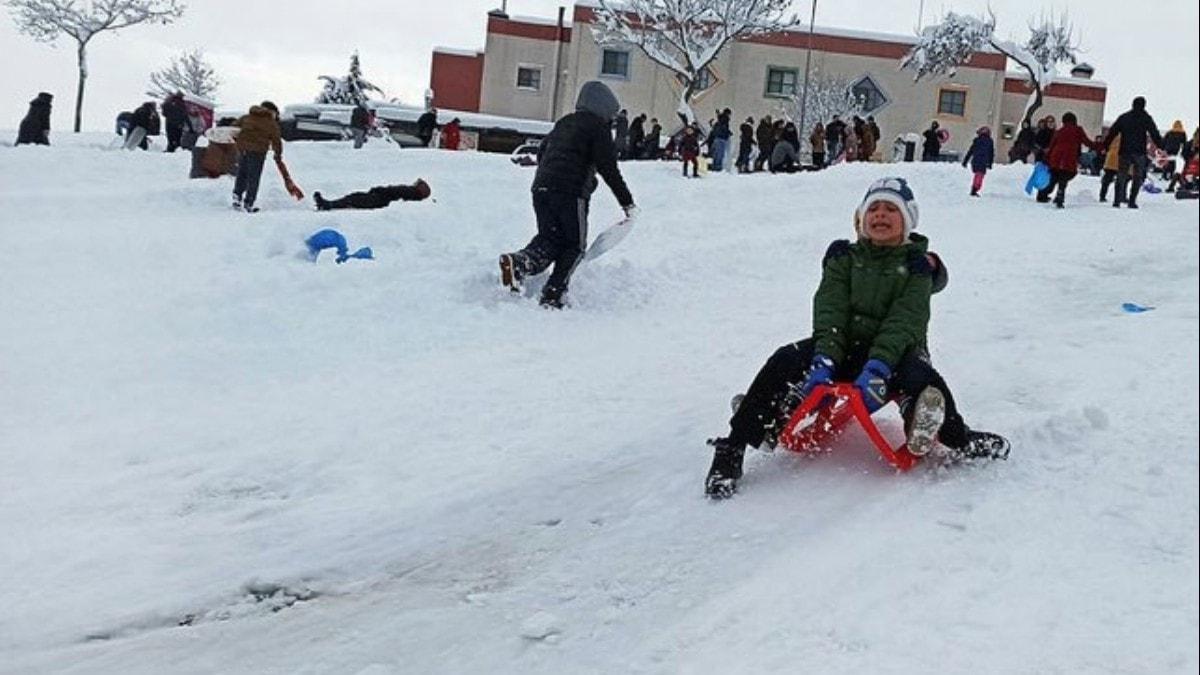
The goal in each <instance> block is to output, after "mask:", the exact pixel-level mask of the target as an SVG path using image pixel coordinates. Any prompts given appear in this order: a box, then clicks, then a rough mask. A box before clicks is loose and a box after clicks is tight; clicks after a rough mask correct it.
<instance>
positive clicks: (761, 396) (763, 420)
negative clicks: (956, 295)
mask: <svg viewBox="0 0 1200 675" xmlns="http://www.w3.org/2000/svg"><path fill="white" fill-rule="evenodd" d="M918 215H919V210H918V208H917V202H916V199H915V197H914V196H913V193H912V190H911V189H910V188H909V187H908V183H907V182H905V180H904V179H903V178H885V179H883V180H880V181H877V182H875V183H874V184H873V185H871V187H870V189H869V190H867V194H866V197H864V198H863V201H862V204H861V205H860V206H859V207H858V210H857V211H856V212H855V215H854V223H855V231H856V232H857V234H858V241H856V242H855V243H850V242H849V241H846V240H844V239H843V240H838V241H835V242H833V243H832V244H831V245H830V246H829V249H828V250H827V251H826V252H825V260H824V264H823V272H822V275H821V284H820V286H819V287H818V288H817V292H816V295H815V296H814V297H813V336H812V337H811V338H808V339H806V340H800V341H799V342H794V343H792V344H789V345H784V346H783V347H780V348H779V349H778V350H776V352H775V354H773V355H772V356H771V358H770V359H768V360H767V363H766V364H765V365H764V366H763V367H762V370H760V371H759V373H758V375H757V376H756V377H755V378H754V381H753V382H752V383H751V384H750V388H749V389H748V390H747V391H746V395H745V397H744V398H743V400H742V402H741V403H740V405H739V406H738V408H737V411H736V412H735V413H734V415H733V419H731V420H730V422H729V426H730V433H729V435H728V436H726V437H724V438H717V439H714V440H713V441H710V443H711V444H712V445H713V446H714V448H715V452H714V453H713V463H712V467H711V468H710V469H709V471H708V478H707V480H706V481H705V493H706V494H707V495H708V496H709V497H712V498H715V499H721V498H725V497H729V496H731V495H732V494H733V493H734V491H735V490H736V489H737V481H738V479H739V478H741V476H742V457H743V455H744V454H745V450H746V446H747V445H753V446H758V445H761V444H762V443H763V441H764V440H768V438H769V436H771V435H773V434H777V433H778V430H779V429H781V428H782V427H783V425H784V424H786V423H787V419H788V417H789V416H790V415H791V413H792V411H793V410H794V409H795V407H796V406H797V405H799V403H800V402H801V401H803V400H804V398H805V397H806V396H807V395H808V394H809V393H810V392H812V390H813V389H814V388H815V387H816V386H817V385H819V384H829V383H832V382H833V381H834V380H853V382H854V386H855V387H857V388H858V390H859V392H860V394H861V395H862V400H863V403H864V404H865V405H866V406H867V409H868V410H869V411H871V412H872V413H873V412H875V411H876V410H878V409H879V408H881V407H883V405H884V404H886V403H887V402H888V399H889V396H892V395H895V396H897V397H898V398H899V402H900V408H901V415H902V416H903V417H904V421H905V428H906V430H907V434H908V449H909V451H910V452H912V453H913V454H914V455H925V454H927V453H929V452H930V451H931V450H935V448H936V447H937V443H938V442H940V443H941V444H942V446H944V447H945V448H946V449H947V450H946V451H943V452H938V453H937V454H941V455H943V457H944V458H945V459H949V460H954V459H961V458H967V457H998V458H1000V457H1007V455H1008V441H1006V440H1005V439H1003V438H1001V437H1000V436H997V435H995V434H990V433H986V432H978V431H972V430H970V429H968V428H967V426H966V424H964V423H963V419H962V417H961V416H960V415H959V413H958V409H957V407H956V406H955V404H954V398H953V397H952V396H951V394H950V390H949V388H948V387H947V386H946V382H945V381H944V380H943V379H942V376H941V375H939V374H938V372H937V371H936V370H935V369H934V368H933V365H932V363H931V362H930V359H929V352H928V349H927V347H926V344H925V336H926V331H927V330H928V326H929V297H930V295H931V294H932V293H933V290H934V271H935V270H934V265H933V263H934V262H935V261H936V258H934V257H933V256H930V255H927V253H928V245H929V240H928V239H926V238H925V237H923V236H921V235H919V234H915V233H913V229H915V228H916V226H917V219H918ZM943 285H944V284H943Z"/></svg>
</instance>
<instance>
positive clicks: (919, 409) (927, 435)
mask: <svg viewBox="0 0 1200 675" xmlns="http://www.w3.org/2000/svg"><path fill="white" fill-rule="evenodd" d="M945 419H946V397H945V396H943V395H942V391H941V390H940V389H938V388H937V387H925V388H924V389H923V390H921V393H920V395H919V396H917V399H916V402H915V403H913V404H912V409H911V411H910V413H909V414H908V415H905V422H906V423H907V424H905V426H906V427H907V428H906V429H905V432H906V433H907V435H908V451H909V452H910V453H912V454H914V455H916V456H917V457H924V456H925V455H927V454H929V452H930V451H931V450H933V449H934V448H936V447H937V438H938V431H940V430H941V428H942V421H943V420H945Z"/></svg>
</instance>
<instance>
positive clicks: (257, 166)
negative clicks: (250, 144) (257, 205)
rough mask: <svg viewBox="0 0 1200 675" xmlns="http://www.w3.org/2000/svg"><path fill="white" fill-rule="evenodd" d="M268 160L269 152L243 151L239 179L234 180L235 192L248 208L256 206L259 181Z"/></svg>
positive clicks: (239, 162)
mask: <svg viewBox="0 0 1200 675" xmlns="http://www.w3.org/2000/svg"><path fill="white" fill-rule="evenodd" d="M266 161H267V153H265V152H251V151H249V150H247V151H246V152H243V153H242V156H241V158H240V159H239V160H238V172H237V179H236V180H235V181H234V182H233V194H235V195H237V198H238V199H240V200H242V206H244V207H246V208H250V207H251V206H254V200H256V199H258V183H259V181H261V180H262V172H263V163H265V162H266Z"/></svg>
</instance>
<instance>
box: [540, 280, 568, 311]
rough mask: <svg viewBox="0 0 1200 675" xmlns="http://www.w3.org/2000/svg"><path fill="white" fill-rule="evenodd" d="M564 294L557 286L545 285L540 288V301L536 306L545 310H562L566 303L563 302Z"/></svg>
mask: <svg viewBox="0 0 1200 675" xmlns="http://www.w3.org/2000/svg"><path fill="white" fill-rule="evenodd" d="M564 292H565V291H564V290H563V289H561V288H559V287H557V286H551V285H549V284H546V285H545V286H543V287H542V299H541V300H539V301H538V304H539V305H541V306H542V307H545V308H546V309H562V308H563V307H566V303H565V302H563V293H564Z"/></svg>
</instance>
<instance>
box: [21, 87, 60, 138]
mask: <svg viewBox="0 0 1200 675" xmlns="http://www.w3.org/2000/svg"><path fill="white" fill-rule="evenodd" d="M53 101H54V96H53V95H52V94H48V93H46V92H44V91H43V92H41V93H40V94H38V95H37V98H35V99H33V100H32V101H30V102H29V112H27V113H25V118H24V119H22V120H21V127H20V128H19V129H18V130H17V145H23V144H30V145H50V105H51V103H53Z"/></svg>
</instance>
